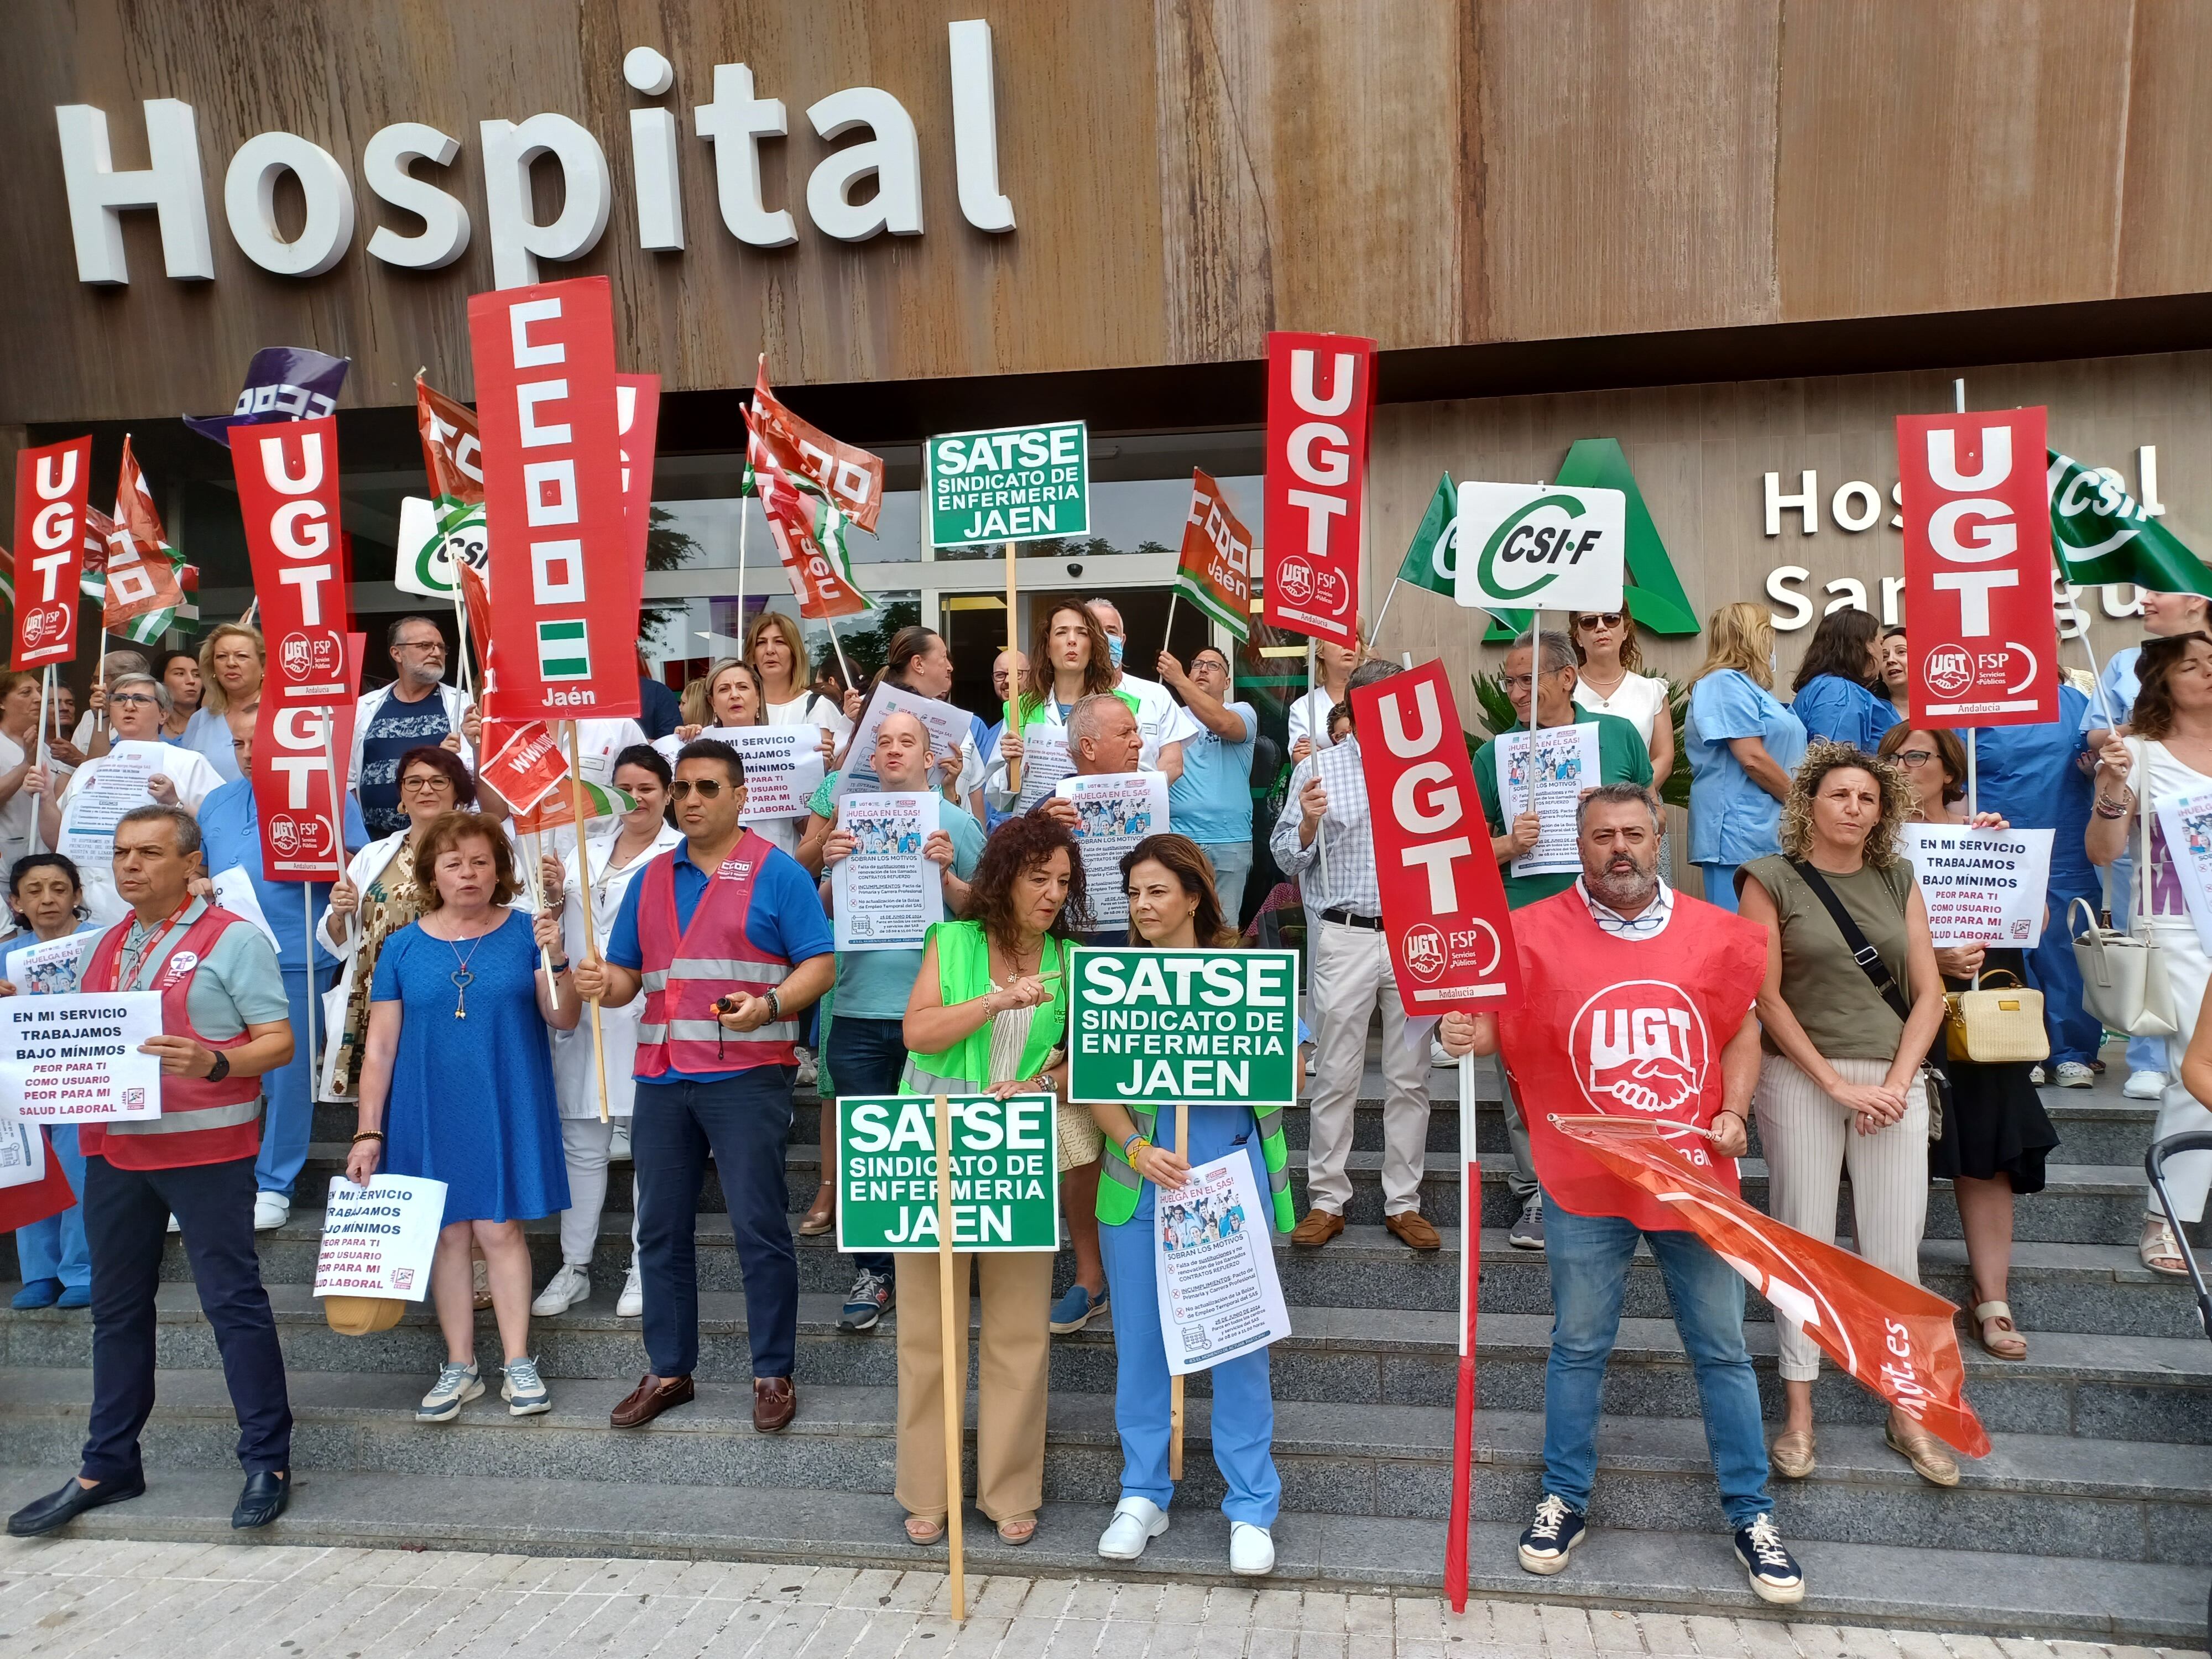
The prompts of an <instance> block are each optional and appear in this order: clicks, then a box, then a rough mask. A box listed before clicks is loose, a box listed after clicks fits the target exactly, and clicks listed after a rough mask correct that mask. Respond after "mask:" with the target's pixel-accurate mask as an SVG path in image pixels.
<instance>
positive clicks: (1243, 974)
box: [1067, 946, 1298, 1107]
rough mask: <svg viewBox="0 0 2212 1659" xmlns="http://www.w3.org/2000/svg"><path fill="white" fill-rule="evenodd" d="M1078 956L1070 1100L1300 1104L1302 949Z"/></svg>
mask: <svg viewBox="0 0 2212 1659" xmlns="http://www.w3.org/2000/svg"><path fill="white" fill-rule="evenodd" d="M1070 955H1071V957H1072V958H1073V963H1072V966H1071V967H1070V969H1069V985H1070V991H1069V996H1068V1010H1067V1030H1068V1097H1069V1098H1070V1099H1071V1100H1079V1101H1085V1102H1092V1101H1102V1100H1111V1101H1118V1102H1120V1103H1122V1104H1123V1105H1135V1106H1169V1105H1173V1104H1175V1103H1177V1102H1186V1103H1194V1104H1195V1103H1203V1102H1207V1101H1236V1102H1238V1103H1243V1104H1246V1105H1251V1106H1261V1107H1266V1106H1289V1105H1292V1104H1295V1103H1297V1097H1298V1066H1297V1032H1298V975H1297V953H1296V952H1294V951H1116V950H1097V949H1092V948H1091V947H1088V946H1084V947H1079V948H1078V949H1077V950H1075V951H1072V952H1071V953H1070Z"/></svg>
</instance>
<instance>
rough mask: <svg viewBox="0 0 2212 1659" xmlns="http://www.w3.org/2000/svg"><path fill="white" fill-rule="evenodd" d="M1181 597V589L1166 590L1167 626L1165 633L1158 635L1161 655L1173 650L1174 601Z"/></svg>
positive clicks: (1171, 588)
mask: <svg viewBox="0 0 2212 1659" xmlns="http://www.w3.org/2000/svg"><path fill="white" fill-rule="evenodd" d="M1181 598H1182V589H1181V588H1176V587H1170V589H1168V625H1167V628H1166V629H1165V631H1164V632H1163V633H1162V634H1161V635H1160V650H1161V652H1162V653H1163V654H1164V653H1167V652H1170V651H1172V650H1174V649H1175V607H1176V600H1177V599H1181Z"/></svg>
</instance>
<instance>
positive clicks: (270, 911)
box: [199, 778, 368, 1199]
mask: <svg viewBox="0 0 2212 1659" xmlns="http://www.w3.org/2000/svg"><path fill="white" fill-rule="evenodd" d="M345 813H346V825H345V835H346V851H347V852H348V853H349V854H352V853H356V852H358V851H360V850H361V848H364V847H366V846H368V828H367V826H366V825H364V824H363V823H362V818H361V808H360V807H359V806H358V805H356V804H355V802H354V798H353V797H352V796H351V795H348V796H347V797H346V805H345ZM199 818H200V840H201V843H202V845H201V852H202V854H203V856H204V859H205V860H206V865H207V872H208V873H209V874H210V876H216V875H220V874H222V872H224V871H225V870H228V869H229V868H230V867H231V866H234V865H235V866H239V867H240V868H241V869H243V870H244V871H245V872H246V875H247V876H248V877H250V878H252V882H253V896H254V897H255V899H256V900H257V901H258V902H259V903H260V906H261V914H262V915H264V916H265V917H266V918H268V921H269V926H270V928H271V929H272V930H274V932H275V933H276V964H277V966H278V967H280V968H282V969H283V970H284V1000H285V1002H286V1004H287V1005H288V1006H289V1010H290V1018H291V1021H292V1058H291V1059H290V1060H287V1061H286V1062H285V1063H284V1064H283V1066H279V1067H278V1068H277V1069H276V1071H273V1072H270V1073H267V1074H266V1075H265V1076H264V1077H263V1079H262V1080H261V1081H262V1088H263V1092H264V1097H265V1098H266V1099H267V1101H268V1109H267V1111H266V1112H265V1113H264V1115H263V1117H262V1121H261V1154H260V1156H259V1157H258V1158H256V1159H255V1160H254V1164H253V1175H254V1180H255V1182H256V1184H257V1185H258V1187H259V1188H260V1190H261V1191H263V1192H264V1193H276V1194H280V1195H282V1196H283V1197H285V1198H288V1199H289V1198H290V1197H291V1196H292V1183H293V1182H295V1181H297V1180H298V1179H299V1177H300V1169H301V1165H302V1164H306V1163H307V1141H308V1138H309V1136H310V1134H311V1133H312V1132H313V1128H314V1119H315V1090H314V1080H315V1076H316V1073H317V1069H318V1066H317V1060H318V1056H316V1055H315V1054H313V1053H311V1052H310V1051H309V1048H308V1044H307V1012H308V1011H307V999H308V998H309V997H310V996H313V997H316V998H318V999H319V997H320V996H321V994H322V992H323V990H324V988H325V987H326V986H327V985H328V984H329V983H330V975H331V969H334V968H336V967H337V957H333V956H331V953H330V952H329V951H326V950H325V949H324V948H323V947H322V946H321V945H316V946H315V947H314V962H313V969H312V971H311V970H310V969H309V965H308V958H307V945H308V939H307V916H306V915H304V914H303V913H302V909H301V902H300V888H301V883H299V882H296V881H271V880H270V878H268V877H267V876H266V875H264V873H263V872H262V867H261V819H260V816H259V814H258V812H256V811H255V810H254V805H253V781H252V779H251V778H241V779H240V780H239V781H237V782H236V783H226V784H225V785H223V786H222V788H220V789H216V790H214V791H212V792H210V794H209V795H208V798H207V799H205V800H204V801H202V802H201V803H200V812H199ZM308 886H309V888H310V890H311V891H312V893H313V904H314V919H315V921H316V922H317V923H318V924H319V923H320V922H321V921H322V919H323V912H324V911H325V909H327V908H329V907H330V899H331V884H330V883H329V882H326V881H318V882H313V883H310V884H308ZM322 1013H323V1011H322V1005H321V1002H320V1001H319V1000H318V1001H317V1003H316V1005H315V1009H314V1015H315V1040H316V1044H317V1046H320V1045H321V1044H322V1043H323V1042H325V1041H326V1040H327V1034H326V1033H325V1031H324V1030H323V1018H322Z"/></svg>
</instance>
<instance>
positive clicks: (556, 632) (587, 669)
mask: <svg viewBox="0 0 2212 1659" xmlns="http://www.w3.org/2000/svg"><path fill="white" fill-rule="evenodd" d="M538 678H540V679H547V680H587V679H589V678H592V642H591V640H590V638H589V637H588V636H587V635H586V632H585V623H584V620H583V618H582V617H577V618H576V619H575V620H574V621H573V622H542V623H538Z"/></svg>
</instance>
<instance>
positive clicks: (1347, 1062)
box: [1268, 662, 1443, 1250]
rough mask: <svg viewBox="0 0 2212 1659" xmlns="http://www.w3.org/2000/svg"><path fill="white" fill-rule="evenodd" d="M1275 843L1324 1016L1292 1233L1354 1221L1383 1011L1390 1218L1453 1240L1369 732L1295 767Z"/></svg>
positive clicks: (1315, 1236)
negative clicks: (1386, 866) (1424, 1174)
mask: <svg viewBox="0 0 2212 1659" xmlns="http://www.w3.org/2000/svg"><path fill="white" fill-rule="evenodd" d="M1398 672H1400V670H1399V668H1398V666H1397V665H1395V663H1384V662H1370V663H1367V664H1364V665H1362V666H1361V667H1359V668H1358V669H1356V670H1354V671H1353V672H1352V679H1351V682H1350V684H1351V689H1352V690H1357V689H1358V688H1359V687H1361V686H1363V685H1372V684H1375V683H1376V681H1377V680H1383V679H1388V678H1389V677H1390V676H1391V675H1393V674H1395V673H1398ZM1268 845H1269V847H1270V848H1272V849H1273V852H1274V854H1275V862H1276V864H1277V865H1278V866H1280V867H1281V868H1282V870H1283V872H1285V874H1286V875H1290V876H1293V877H1295V878H1297V883H1298V885H1299V887H1300V889H1301V890H1303V891H1304V896H1305V902H1306V908H1307V910H1308V912H1309V913H1310V914H1313V915H1316V916H1317V917H1318V921H1317V922H1316V929H1315V933H1314V936H1313V937H1312V938H1310V939H1308V940H1307V945H1306V948H1307V950H1308V951H1310V953H1311V962H1312V980H1311V989H1310V993H1309V994H1308V1004H1309V1016H1308V1017H1309V1018H1310V1020H1311V1022H1312V1024H1313V1028H1314V1054H1315V1061H1314V1079H1313V1094H1312V1096H1311V1105H1312V1112H1313V1130H1312V1137H1311V1140H1312V1145H1311V1149H1310V1151H1309V1152H1308V1153H1307V1159H1308V1162H1307V1167H1306V1188H1307V1202H1308V1204H1309V1206H1310V1207H1309V1208H1308V1210H1307V1211H1306V1215H1305V1218H1304V1220H1303V1221H1301V1222H1299V1223H1298V1225H1297V1230H1296V1231H1293V1232H1292V1233H1291V1243H1293V1244H1301V1245H1304V1246H1306V1247H1307V1248H1309V1249H1312V1248H1315V1247H1317V1246H1320V1245H1322V1244H1326V1243H1328V1241H1329V1240H1330V1239H1332V1238H1334V1237H1336V1236H1337V1235H1338V1234H1339V1233H1340V1232H1342V1231H1344V1209H1345V1206H1346V1204H1348V1203H1350V1202H1351V1200H1352V1181H1351V1177H1350V1176H1347V1175H1346V1172H1345V1167H1344V1166H1345V1162H1346V1158H1347V1157H1348V1155H1349V1154H1350V1152H1351V1151H1352V1107H1353V1105H1354V1103H1356V1102H1357V1101H1358V1098H1359V1078H1360V1073H1361V1072H1362V1071H1363V1070H1364V1069H1365V1067H1366V1064H1367V1025H1368V1021H1369V1020H1370V1018H1372V1017H1373V1015H1374V1013H1375V1011H1376V1009H1377V1008H1380V1009H1381V1010H1382V1012H1383V1226H1384V1227H1386V1228H1387V1229H1389V1231H1390V1232H1391V1233H1392V1234H1394V1235H1395V1237H1397V1238H1398V1239H1399V1240H1401V1242H1402V1243H1405V1244H1407V1246H1409V1247H1410V1248H1412V1249H1416V1250H1433V1249H1436V1248H1437V1246H1438V1245H1439V1244H1441V1243H1443V1241H1442V1240H1441V1239H1440V1238H1439V1237H1437V1230H1436V1229H1435V1228H1434V1227H1433V1226H1431V1225H1429V1223H1428V1222H1427V1221H1426V1220H1425V1218H1423V1217H1422V1215H1421V1164H1422V1155H1423V1153H1424V1152H1425V1151H1426V1149H1427V1146H1428V1135H1429V1056H1428V1053H1427V1045H1426V1044H1422V1045H1420V1046H1419V1047H1418V1048H1417V1047H1415V1046H1414V1045H1413V1044H1412V1043H1410V1042H1407V1041H1406V1008H1405V1005H1404V1003H1403V1002H1402V1001H1401V1000H1400V998H1399V995H1398V981H1397V976H1396V975H1395V974H1394V973H1393V972H1392V970H1391V967H1390V947H1389V941H1388V940H1387V939H1385V938H1384V937H1383V895H1382V890H1381V888H1380V886H1379V885H1378V884H1377V883H1376V877H1375V837H1374V835H1373V833H1372V832H1371V830H1370V827H1369V815H1368V807H1367V781H1366V777H1365V775H1364V773H1363V772H1362V770H1361V769H1360V762H1359V732H1358V728H1357V727H1356V726H1355V727H1354V728H1353V730H1352V735H1351V736H1350V737H1348V738H1346V739H1345V740H1344V741H1343V742H1342V743H1340V744H1335V745H1334V746H1333V747H1330V748H1328V749H1321V750H1316V751H1315V752H1314V753H1312V754H1310V755H1309V756H1307V757H1306V758H1305V759H1304V760H1302V761H1300V762H1299V763H1298V766H1297V771H1295V772H1293V773H1292V774H1291V788H1290V796H1289V799H1287V800H1286V801H1285V803H1284V806H1283V812H1282V816H1281V817H1279V818H1278V819H1277V820H1276V822H1275V828H1274V832H1273V835H1272V836H1269V838H1268Z"/></svg>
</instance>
